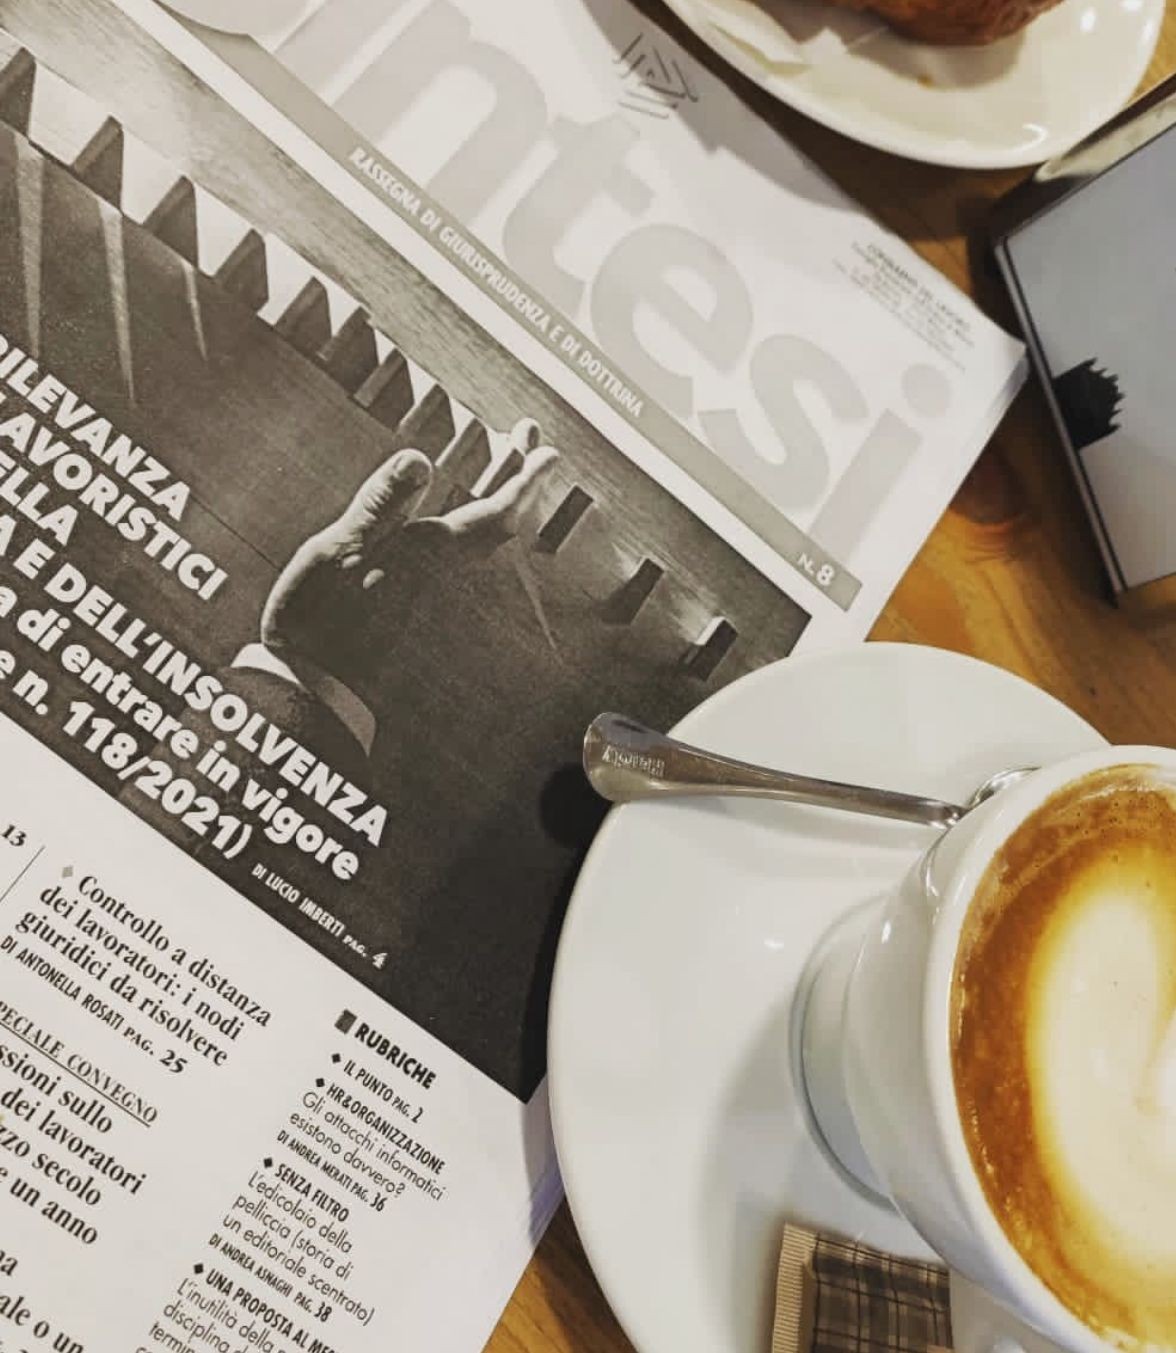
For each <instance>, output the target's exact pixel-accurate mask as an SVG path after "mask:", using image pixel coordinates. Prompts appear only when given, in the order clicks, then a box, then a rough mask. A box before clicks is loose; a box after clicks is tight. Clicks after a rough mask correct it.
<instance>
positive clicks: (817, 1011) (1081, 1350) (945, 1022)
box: [801, 747, 1176, 1353]
mask: <svg viewBox="0 0 1176 1353" xmlns="http://www.w3.org/2000/svg"><path fill="white" fill-rule="evenodd" d="M1119 765H1148V766H1155V767H1157V768H1158V771H1159V773H1160V776H1161V778H1162V779H1163V780H1164V781H1166V782H1169V783H1173V784H1176V751H1172V750H1169V749H1165V748H1158V747H1108V748H1102V749H1100V750H1098V751H1095V752H1088V753H1085V754H1083V755H1081V756H1076V757H1072V758H1070V759H1068V760H1066V761H1063V762H1060V763H1057V764H1055V765H1052V766H1049V767H1046V768H1044V769H1042V770H1040V771H1038V772H1036V773H1035V774H1033V775H1031V776H1030V777H1028V779H1026V780H1024V781H1022V782H1021V783H1019V784H1016V785H1014V786H1013V787H1011V788H1009V789H1006V790H1004V791H1002V792H1001V793H1000V794H998V795H997V796H996V797H994V798H992V799H990V800H989V801H988V802H986V803H984V804H981V805H980V806H979V807H978V808H975V809H973V811H972V812H970V813H969V814H968V815H967V816H966V817H964V818H963V819H962V820H961V821H960V822H959V823H958V824H957V825H956V826H954V827H952V828H951V829H950V830H949V831H948V832H946V833H945V834H944V835H943V836H942V837H940V839H939V840H938V841H937V842H936V843H935V844H934V845H933V846H932V847H931V849H930V850H929V851H928V852H927V854H926V855H924V856H923V857H922V858H921V859H920V860H919V861H918V863H917V864H916V865H915V866H914V868H913V869H911V871H910V872H909V873H908V874H907V876H906V878H905V879H904V880H903V882H902V884H901V885H900V886H899V888H898V889H897V890H896V891H895V892H894V893H893V894H892V895H891V896H888V897H886V898H884V899H883V900H882V901H880V902H878V903H876V904H871V905H870V906H869V907H868V908H866V909H864V910H863V911H861V912H858V913H856V914H855V915H854V916H852V917H851V918H849V920H848V921H847V922H846V923H843V924H842V925H841V926H840V927H838V928H837V929H836V930H835V931H834V932H832V933H831V935H830V937H829V939H828V941H827V942H826V943H825V944H824V945H823V946H822V947H821V949H820V950H819V951H818V955H817V957H816V960H815V962H816V967H815V969H814V970H813V971H812V972H811V973H810V977H809V986H808V991H809V994H808V998H807V1002H806V1005H805V1008H804V1010H803V1011H802V1012H801V1019H802V1021H803V1024H802V1029H801V1048H802V1064H803V1069H804V1080H805V1089H806V1092H807V1094H808V1099H809V1104H810V1106H811V1108H812V1110H813V1114H814V1117H815V1119H816V1122H817V1126H818V1127H819V1129H820V1132H821V1134H822V1135H823V1137H824V1138H825V1143H826V1145H827V1146H828V1148H829V1149H830V1150H831V1151H832V1153H833V1154H834V1155H835V1156H836V1158H837V1159H838V1161H839V1162H840V1164H841V1165H842V1167H843V1168H844V1169H845V1170H846V1171H847V1172H848V1173H849V1174H851V1175H852V1176H854V1178H855V1179H856V1180H857V1181H858V1182H859V1183H860V1184H861V1185H863V1186H864V1187H865V1188H866V1189H868V1190H870V1191H872V1192H874V1193H878V1194H882V1195H884V1196H885V1197H886V1198H888V1199H890V1200H891V1201H892V1202H893V1204H894V1205H895V1207H897V1209H898V1210H899V1212H901V1213H902V1214H903V1216H904V1217H906V1219H907V1220H908V1221H909V1222H910V1223H911V1225H912V1226H913V1227H914V1228H915V1230H916V1231H918V1232H919V1234H920V1235H921V1236H922V1237H923V1238H924V1240H926V1241H927V1243H928V1244H929V1245H930V1246H931V1248H932V1249H934V1250H935V1251H936V1252H937V1253H938V1254H939V1255H941V1256H942V1258H943V1259H944V1261H945V1262H946V1263H947V1264H948V1265H949V1266H950V1267H951V1268H952V1269H954V1270H956V1271H957V1272H958V1273H960V1274H962V1275H963V1276H964V1277H965V1278H967V1279H969V1280H970V1281H971V1282H973V1283H976V1284H978V1285H979V1286H980V1287H982V1288H984V1289H985V1290H986V1291H987V1292H988V1293H990V1294H991V1295H992V1296H993V1297H995V1298H996V1300H997V1301H998V1302H1000V1303H1001V1305H1002V1306H1003V1307H1004V1308H1005V1309H1006V1310H1007V1311H1008V1312H1010V1313H1011V1314H1012V1315H1013V1316H1015V1317H1016V1318H1017V1319H1018V1320H1020V1321H1023V1322H1025V1324H1027V1325H1028V1326H1029V1327H1030V1328H1031V1329H1033V1330H1036V1331H1037V1332H1038V1333H1039V1334H1041V1335H1044V1336H1045V1337H1046V1338H1047V1339H1049V1340H1051V1341H1052V1342H1053V1343H1055V1344H1058V1345H1060V1346H1061V1347H1062V1348H1064V1349H1068V1350H1071V1353H1105V1350H1106V1349H1107V1348H1108V1345H1107V1344H1106V1343H1104V1342H1103V1340H1102V1339H1100V1338H1099V1336H1098V1335H1097V1334H1096V1333H1095V1332H1094V1331H1093V1330H1092V1329H1091V1328H1090V1327H1089V1326H1087V1325H1085V1324H1084V1323H1083V1322H1082V1321H1081V1320H1079V1319H1078V1317H1077V1316H1075V1315H1074V1314H1072V1313H1071V1312H1070V1311H1069V1310H1068V1309H1067V1308H1066V1307H1065V1306H1063V1304H1062V1303H1061V1302H1060V1301H1059V1300H1058V1298H1057V1297H1055V1296H1054V1295H1053V1293H1052V1292H1051V1291H1050V1290H1049V1289H1048V1288H1047V1287H1046V1286H1045V1284H1044V1283H1043V1282H1041V1280H1040V1279H1039V1278H1038V1277H1037V1276H1036V1274H1034V1273H1033V1271H1032V1270H1031V1269H1030V1268H1029V1266H1028V1264H1026V1262H1025V1261H1024V1260H1023V1259H1022V1258H1021V1256H1020V1254H1019V1253H1018V1252H1017V1250H1016V1249H1015V1248H1014V1247H1013V1245H1012V1244H1011V1243H1010V1241H1009V1240H1008V1239H1007V1237H1006V1236H1005V1234H1004V1231H1003V1230H1002V1228H1001V1226H1000V1224H999V1222H998V1221H997V1219H996V1217H995V1216H994V1215H993V1214H992V1212H991V1211H990V1210H989V1207H988V1203H987V1200H986V1199H985V1196H984V1191H983V1189H982V1188H981V1185H980V1182H979V1180H978V1179H977V1177H976V1174H975V1172H974V1170H973V1168H972V1161H971V1156H970V1154H969V1151H968V1147H967V1143H966V1142H965V1140H964V1134H963V1128H962V1126H961V1124H960V1119H959V1112H958V1109H957V1106H956V1098H955V1088H954V1080H953V1075H952V1067H951V1044H950V1026H949V1019H950V1007H951V981H952V974H953V970H954V965H955V958H956V949H957V947H958V944H959V938H960V930H961V927H962V925H963V921H964V916H965V914H966V912H967V910H968V905H969V903H970V901H971V899H972V896H973V894H974V892H975V890H976V887H977V885H978V884H979V882H980V880H981V878H982V876H983V874H984V871H985V870H986V869H987V867H988V865H989V862H990V861H991V860H992V858H993V856H994V854H995V853H996V852H997V851H998V850H999V849H1000V847H1001V846H1002V845H1003V843H1004V842H1005V841H1006V840H1007V839H1008V838H1009V836H1010V835H1011V834H1012V832H1013V831H1014V830H1015V828H1016V827H1017V826H1019V825H1020V823H1021V822H1023V821H1024V820H1025V818H1026V817H1027V816H1028V815H1029V814H1030V813H1032V812H1033V811H1034V809H1036V808H1037V807H1038V806H1039V805H1040V804H1041V803H1042V802H1044V800H1045V799H1047V798H1049V797H1050V795H1052V794H1053V793H1054V792H1055V791H1056V790H1058V789H1060V788H1062V787H1063V786H1064V785H1066V784H1069V783H1070V782H1072V781H1074V780H1077V779H1080V778H1081V777H1083V776H1085V775H1088V774H1090V773H1091V772H1093V771H1097V770H1101V769H1104V768H1107V767H1111V766H1119Z"/></svg>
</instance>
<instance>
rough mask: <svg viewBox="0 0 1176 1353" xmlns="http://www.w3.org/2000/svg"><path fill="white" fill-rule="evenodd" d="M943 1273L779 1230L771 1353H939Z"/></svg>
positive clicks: (944, 1343) (945, 1314)
mask: <svg viewBox="0 0 1176 1353" xmlns="http://www.w3.org/2000/svg"><path fill="white" fill-rule="evenodd" d="M950 1348H951V1313H950V1309H949V1306H948V1278H947V1269H945V1268H940V1267H939V1266H938V1265H937V1264H925V1263H920V1262H919V1261H918V1260H914V1259H899V1258H896V1257H895V1256H894V1255H892V1254H884V1253H883V1252H882V1251H881V1250H872V1249H870V1248H869V1246H867V1245H858V1244H855V1243H853V1242H851V1241H844V1240H837V1239H834V1238H833V1237H831V1236H824V1235H818V1234H816V1232H814V1231H806V1230H805V1229H804V1228H803V1227H801V1226H791V1225H789V1226H786V1227H785V1228H784V1241H783V1244H782V1245H781V1247H780V1264H779V1268H778V1269H777V1273H776V1319H775V1324H774V1327H773V1330H772V1353H927V1351H928V1350H930V1351H931V1353H944V1351H945V1350H950Z"/></svg>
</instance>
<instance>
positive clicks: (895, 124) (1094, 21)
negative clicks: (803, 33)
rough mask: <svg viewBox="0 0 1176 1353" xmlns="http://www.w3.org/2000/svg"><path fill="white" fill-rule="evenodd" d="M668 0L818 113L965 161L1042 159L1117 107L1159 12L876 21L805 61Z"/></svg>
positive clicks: (1089, 1)
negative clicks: (994, 30) (908, 32)
mask: <svg viewBox="0 0 1176 1353" xmlns="http://www.w3.org/2000/svg"><path fill="white" fill-rule="evenodd" d="M668 4H669V6H670V8H671V9H672V10H674V11H675V13H677V14H678V16H679V17H680V18H681V19H682V20H683V21H684V22H685V23H686V24H688V25H689V26H690V27H691V28H692V29H693V30H694V31H695V32H696V33H697V34H698V36H699V37H700V38H701V39H702V40H703V41H704V42H705V43H706V44H707V45H708V46H710V47H712V48H713V49H714V50H715V51H716V52H718V53H719V55H720V56H722V57H723V58H725V59H726V60H727V61H729V62H730V63H731V64H732V65H733V66H735V68H736V69H737V70H740V71H742V72H743V73H744V74H745V75H746V76H747V77H748V78H749V79H751V80H754V81H755V83H756V84H758V85H760V86H762V88H764V89H766V90H767V91H768V93H769V94H772V95H774V96H775V97H776V98H778V99H780V100H781V101H782V102H784V103H787V104H790V105H791V106H792V107H793V108H797V109H799V110H800V112H802V113H807V114H808V116H809V117H811V118H814V119H815V120H816V121H818V122H823V123H824V124H825V125H826V126H827V127H832V128H833V129H834V130H835V131H839V132H842V133H843V134H844V135H846V136H852V137H853V138H854V139H855V140H857V141H864V142H865V143H866V144H867V145H870V146H877V147H878V148H879V149H881V150H889V151H893V152H894V153H895V154H896V155H907V156H909V157H910V158H911V159H915V160H926V161H928V162H929V163H931V164H948V165H958V166H960V167H961V168H966V169H996V168H1004V167H1008V166H1011V165H1025V164H1036V163H1038V162H1039V161H1041V160H1048V159H1050V158H1051V157H1052V156H1054V155H1056V154H1058V153H1059V152H1061V151H1063V150H1068V149H1069V148H1070V147H1071V146H1073V145H1074V144H1075V143H1076V142H1078V141H1080V140H1081V139H1082V138H1083V137H1084V136H1086V135H1087V134H1088V133H1089V132H1091V131H1093V130H1094V129H1095V128H1096V127H1097V126H1099V125H1100V124H1101V123H1103V122H1105V121H1106V120H1107V119H1108V118H1109V117H1110V116H1111V115H1112V114H1114V113H1116V112H1118V110H1119V109H1120V108H1121V107H1122V106H1123V104H1124V103H1126V101H1127V100H1128V99H1129V98H1130V97H1131V94H1132V92H1133V91H1134V90H1135V88H1136V86H1137V85H1138V83H1139V81H1140V80H1141V79H1142V78H1143V73H1144V71H1145V70H1146V69H1147V63H1148V62H1149V61H1150V60H1151V56H1152V52H1153V51H1154V50H1155V46H1156V40H1157V39H1158V37H1159V33H1160V24H1161V22H1162V20H1163V16H1164V0H1065V2H1064V3H1063V4H1061V5H1058V6H1057V8H1055V9H1053V10H1051V11H1049V12H1048V13H1046V14H1043V15H1041V16H1040V17H1039V18H1038V19H1036V20H1034V22H1033V23H1031V24H1030V25H1029V26H1028V27H1027V28H1026V29H1024V30H1023V31H1022V32H1021V33H1019V34H1016V35H1014V36H1013V37H1010V38H1005V39H1003V40H1002V41H1000V42H996V43H992V44H991V45H989V46H986V47H930V46H927V45H925V44H923V43H918V42H913V41H911V40H910V39H909V38H904V37H900V36H899V35H898V34H896V33H893V32H891V31H890V30H889V29H886V28H882V29H880V30H879V31H878V32H876V33H873V34H872V35H871V36H869V37H867V38H865V39H864V40H863V41H861V42H860V43H858V44H856V45H855V46H853V47H852V48H850V50H848V51H846V52H843V53H841V54H840V55H838V56H836V57H834V58H832V59H830V60H828V61H827V62H824V63H821V64H818V65H814V66H812V67H809V68H807V69H806V68H804V67H802V66H796V65H771V64H768V63H767V62H766V61H765V60H764V59H763V58H762V57H761V56H759V55H758V54H757V53H756V52H754V51H753V50H752V49H751V48H749V47H745V46H742V45H741V44H739V43H737V42H735V41H734V40H733V39H732V38H730V37H728V36H727V35H726V34H725V33H724V32H723V31H721V30H720V29H718V28H716V27H714V25H713V24H711V23H710V22H709V21H708V20H707V18H706V17H705V13H704V11H703V9H702V7H701V6H700V5H699V3H698V0H668ZM813 13H814V14H815V15H817V16H819V15H820V14H821V11H820V10H819V9H815V10H814V11H813ZM832 22H834V23H836V22H837V17H836V13H835V14H834V18H833V19H832Z"/></svg>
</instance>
